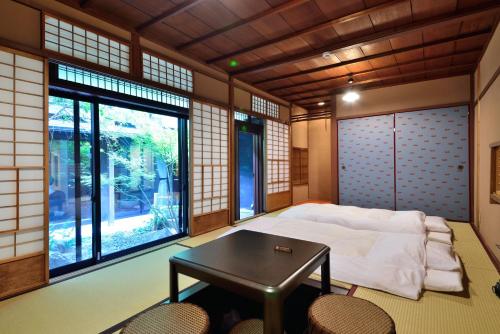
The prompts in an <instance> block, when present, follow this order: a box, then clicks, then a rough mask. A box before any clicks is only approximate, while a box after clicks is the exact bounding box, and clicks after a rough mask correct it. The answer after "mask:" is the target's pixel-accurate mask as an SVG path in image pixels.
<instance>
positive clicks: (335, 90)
mask: <svg viewBox="0 0 500 334" xmlns="http://www.w3.org/2000/svg"><path fill="white" fill-rule="evenodd" d="M474 65H475V63H469V64H462V65H455V66H449V67H446V68H445V69H447V70H462V69H467V70H469V69H471V68H472V67H473V66H474ZM443 70H444V69H443V68H437V69H433V70H422V71H415V72H409V73H403V74H396V75H388V76H383V77H378V78H374V79H368V80H363V81H358V82H356V83H353V84H345V85H342V86H337V87H332V88H315V89H310V90H308V91H303V92H300V93H294V94H289V95H285V97H291V96H294V95H297V94H304V93H312V92H317V91H324V90H327V91H328V90H331V89H333V90H332V91H331V93H330V94H323V95H318V96H316V97H326V96H331V95H332V94H333V95H335V94H337V93H340V92H342V91H343V90H345V89H349V88H351V87H358V86H363V85H365V84H368V83H374V82H379V81H384V80H391V79H400V78H405V77H408V76H415V75H421V74H433V73H439V72H442V71H443ZM302 100H304V98H297V99H290V101H291V102H297V101H302Z"/></svg>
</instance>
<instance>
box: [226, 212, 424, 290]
mask: <svg viewBox="0 0 500 334" xmlns="http://www.w3.org/2000/svg"><path fill="white" fill-rule="evenodd" d="M241 229H245V230H252V231H258V232H264V233H269V234H274V235H279V236H284V237H290V238H296V239H302V240H308V241H313V242H318V243H323V244H325V245H327V246H329V247H330V249H331V251H330V268H331V277H332V278H334V279H336V280H339V281H343V282H348V283H352V284H357V285H360V286H365V287H368V288H373V289H379V290H383V291H387V292H390V293H393V294H396V295H399V296H403V297H406V298H411V299H415V300H416V299H418V297H419V295H420V292H421V289H422V288H423V284H424V278H425V239H426V236H425V234H409V233H385V232H378V231H367V230H353V229H350V228H345V227H342V226H338V225H335V224H325V223H314V225H311V222H308V221H304V220H299V219H288V218H286V219H285V218H258V219H256V220H254V221H252V222H250V223H246V224H242V225H240V226H238V227H237V228H234V229H231V230H230V231H228V232H227V233H226V234H229V233H234V232H236V231H238V230H241ZM317 272H318V273H319V272H320V268H318V270H317Z"/></svg>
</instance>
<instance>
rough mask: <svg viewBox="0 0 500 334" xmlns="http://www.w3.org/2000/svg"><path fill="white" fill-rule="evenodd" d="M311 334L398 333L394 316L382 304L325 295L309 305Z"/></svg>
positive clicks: (354, 298)
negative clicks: (383, 308) (381, 306)
mask: <svg viewBox="0 0 500 334" xmlns="http://www.w3.org/2000/svg"><path fill="white" fill-rule="evenodd" d="M308 318H309V330H310V333H311V334H333V333H335V334H344V333H349V334H353V333H360V334H361V333H365V334H366V333H372V334H388V333H396V327H395V325H394V321H393V320H392V318H391V317H390V316H389V315H388V314H387V313H386V312H385V311H384V310H382V309H381V308H380V307H378V306H377V305H375V304H373V303H372V302H369V301H367V300H364V299H361V298H356V297H349V296H341V295H333V294H331V295H325V296H321V297H319V298H317V299H316V300H315V301H314V302H313V303H312V305H311V306H310V307H309V312H308Z"/></svg>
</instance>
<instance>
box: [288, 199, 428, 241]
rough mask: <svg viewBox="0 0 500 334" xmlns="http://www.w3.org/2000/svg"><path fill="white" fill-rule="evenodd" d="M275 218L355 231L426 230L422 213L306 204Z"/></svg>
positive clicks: (400, 231)
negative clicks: (329, 225)
mask: <svg viewBox="0 0 500 334" xmlns="http://www.w3.org/2000/svg"><path fill="white" fill-rule="evenodd" d="M278 217H281V218H293V219H304V220H310V221H315V222H321V223H329V224H335V225H340V226H344V227H348V228H352V229H355V230H371V231H379V232H396V233H413V234H422V233H425V231H426V224H425V220H426V216H425V213H423V212H421V211H392V210H385V209H365V208H360V207H357V206H345V205H335V204H317V203H307V204H302V205H296V206H292V207H291V208H289V209H288V210H286V211H284V212H282V213H280V214H279V216H278Z"/></svg>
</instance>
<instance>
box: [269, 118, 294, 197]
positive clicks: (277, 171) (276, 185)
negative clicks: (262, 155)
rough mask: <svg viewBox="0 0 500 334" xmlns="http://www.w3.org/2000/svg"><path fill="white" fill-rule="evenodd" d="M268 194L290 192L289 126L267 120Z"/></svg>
mask: <svg viewBox="0 0 500 334" xmlns="http://www.w3.org/2000/svg"><path fill="white" fill-rule="evenodd" d="M266 149H267V193H268V194H273V193H278V192H284V191H289V190H290V161H289V145H288V125H287V124H283V123H279V122H275V121H271V120H266Z"/></svg>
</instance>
